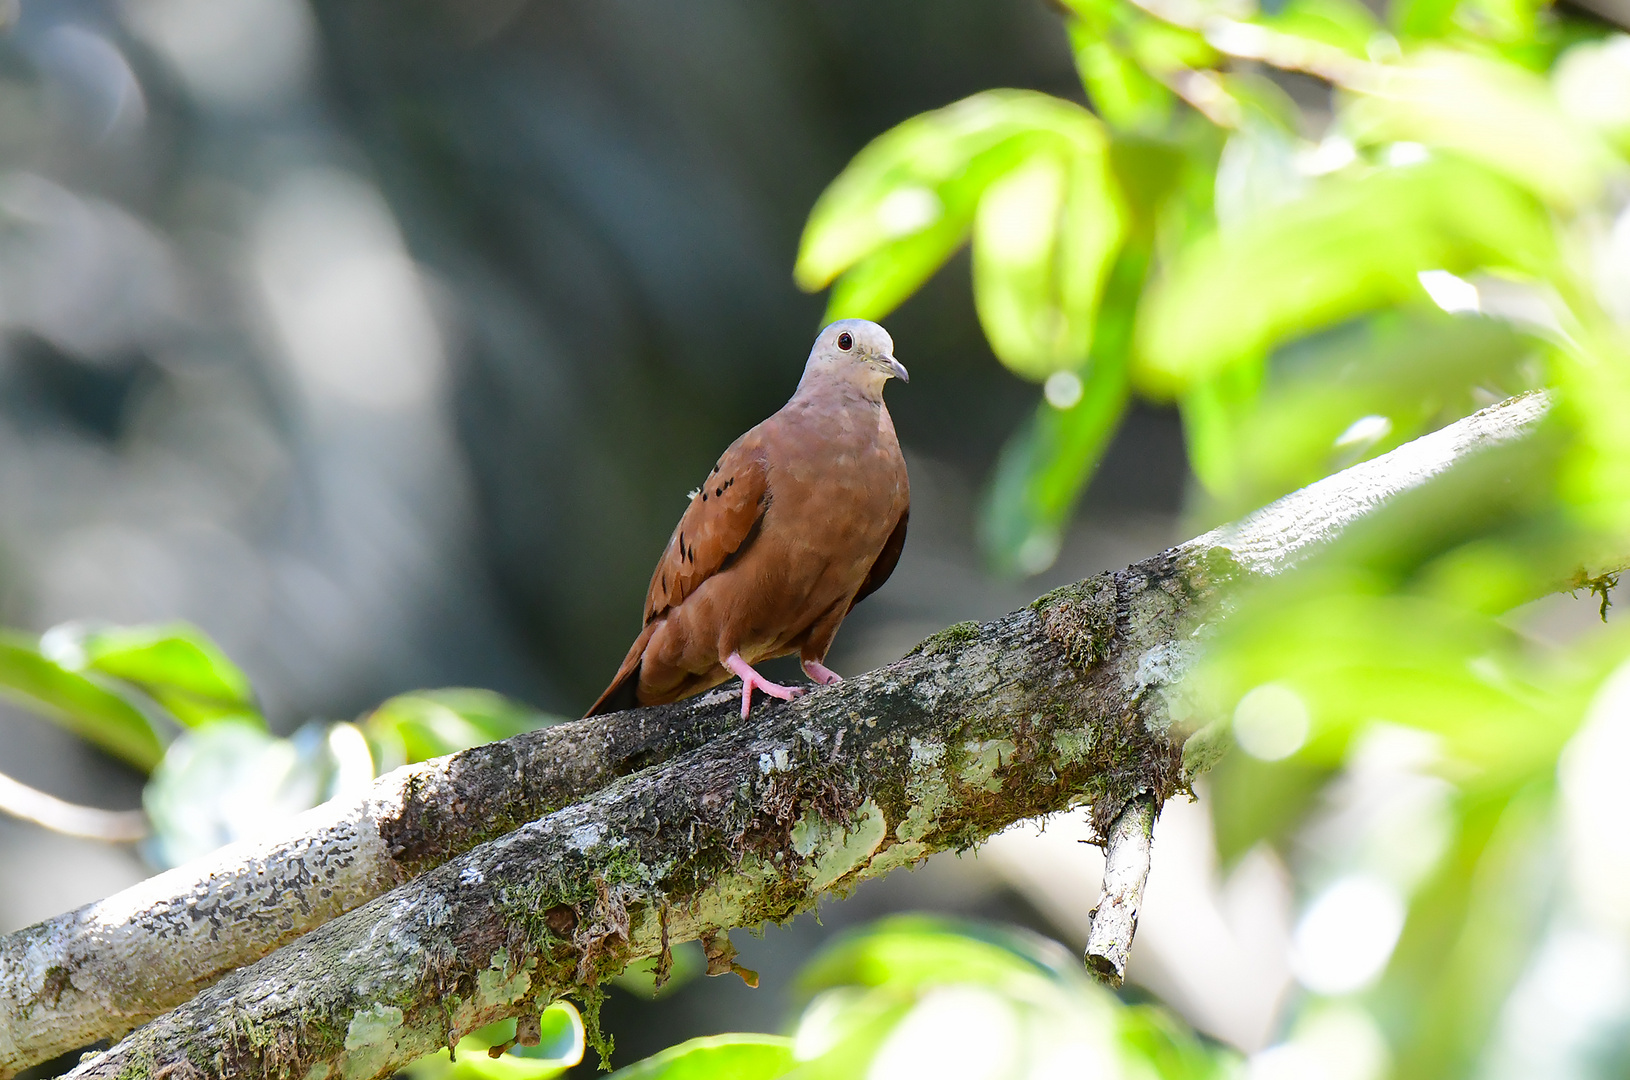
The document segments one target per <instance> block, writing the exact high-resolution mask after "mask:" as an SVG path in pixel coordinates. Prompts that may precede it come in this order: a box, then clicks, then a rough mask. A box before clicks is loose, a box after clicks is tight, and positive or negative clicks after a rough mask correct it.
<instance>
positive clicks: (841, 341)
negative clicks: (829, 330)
mask: <svg viewBox="0 0 1630 1080" xmlns="http://www.w3.org/2000/svg"><path fill="white" fill-rule="evenodd" d="M854 347H855V339H854V336H853V335H852V334H849V333H848V332H844V333H842V334H839V335H838V348H840V349H842V350H843V351H844V352H848V351H849V350H850V349H852V348H854Z"/></svg>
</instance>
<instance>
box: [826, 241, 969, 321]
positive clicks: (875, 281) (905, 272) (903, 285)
mask: <svg viewBox="0 0 1630 1080" xmlns="http://www.w3.org/2000/svg"><path fill="white" fill-rule="evenodd" d="M967 239H968V223H967V221H966V220H965V219H960V218H944V219H942V220H940V221H937V222H935V223H934V224H932V225H930V226H928V227H927V228H925V229H923V230H921V231H919V232H915V233H912V234H911V235H910V236H906V237H903V238H902V239H899V240H896V241H894V242H893V243H890V244H887V245H885V246H884V247H882V248H879V249H878V250H876V251H873V252H872V253H871V254H869V255H867V256H866V257H865V258H863V259H861V260H860V261H859V262H858V263H856V264H855V265H854V266H852V267H850V268H849V269H848V270H847V271H845V273H844V274H843V276H842V277H840V278H838V280H837V281H836V282H835V283H834V284H833V286H832V293H831V296H830V297H828V299H827V304H826V316H825V317H826V320H827V321H828V322H831V321H834V320H837V319H881V318H882V317H883V316H885V315H887V314H888V313H889V312H891V311H893V310H894V309H895V308H897V307H899V306H900V304H901V303H903V302H904V301H905V300H906V299H907V298H908V297H909V296H911V294H912V293H914V292H916V291H917V290H918V289H919V288H921V287H922V285H923V283H924V282H925V281H927V280H928V279H929V278H931V277H933V276H934V271H936V270H938V269H939V268H940V267H941V266H943V265H944V264H945V260H947V259H949V258H950V257H951V254H952V253H953V252H955V251H956V249H957V248H959V247H961V246H962V245H963V243H964V242H966V240H967Z"/></svg>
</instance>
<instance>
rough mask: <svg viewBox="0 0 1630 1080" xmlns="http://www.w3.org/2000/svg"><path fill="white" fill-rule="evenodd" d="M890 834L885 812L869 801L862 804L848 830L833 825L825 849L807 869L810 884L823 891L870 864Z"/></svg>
mask: <svg viewBox="0 0 1630 1080" xmlns="http://www.w3.org/2000/svg"><path fill="white" fill-rule="evenodd" d="M888 834H889V823H888V820H887V819H886V818H884V817H883V811H882V810H881V809H880V808H879V807H878V805H877V804H876V803H875V802H873V801H872V800H870V799H867V800H866V801H865V802H863V803H861V804H860V812H859V813H858V814H857V815H856V816H855V820H854V822H853V823H852V824H851V825H850V826H849V827H848V828H847V829H845V828H843V827H841V826H830V827H828V828H827V830H826V836H825V837H824V839H825V840H826V841H827V842H826V843H824V844H822V845H821V847H822V848H824V849H825V850H824V851H822V852H821V854H820V855H819V856H817V857H816V859H815V861H814V862H813V863H811V864H809V865H807V866H806V867H805V870H804V872H805V873H806V874H807V875H809V879H810V885H811V887H813V888H815V889H824V888H826V887H827V886H829V885H831V884H832V883H833V882H835V881H837V880H838V879H839V878H841V877H843V876H844V875H845V874H847V873H849V872H850V871H851V870H853V869H855V868H856V867H858V866H862V865H864V864H865V863H866V862H868V861H869V860H870V859H871V857H872V853H873V852H875V851H876V850H877V849H878V848H879V847H881V846H882V844H883V840H884V838H885V837H887V836H888Z"/></svg>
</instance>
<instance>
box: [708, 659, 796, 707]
mask: <svg viewBox="0 0 1630 1080" xmlns="http://www.w3.org/2000/svg"><path fill="white" fill-rule="evenodd" d="M724 666H725V667H727V668H729V669H730V670H731V671H733V672H735V674H736V676H737V677H738V678H740V679H741V718H742V719H743V720H745V719H747V713H748V712H749V711H750V710H751V709H752V707H753V691H754V690H755V689H758V690H762V691H764V692H765V693H766V694H768V695H770V696H771V697H773V698H780V699H781V700H782V701H791V700H792V699H793V698H795V697H802V696H803V695H804V694H807V693H808V692H809V691H808V690H807V689H805V688H804V687H802V686H782V685H781V684H780V683H774V682H771V681H770V680H769V679H766V678H765V677H764V676H762V675H760V674H759V673H758V672H756V671H754V670H753V666H752V665H751V664H749V663H748V662H747V661H745V660H743V659H742V658H741V654H740V653H731V654H730V655H729V656H728V657H726V658H725V662H724Z"/></svg>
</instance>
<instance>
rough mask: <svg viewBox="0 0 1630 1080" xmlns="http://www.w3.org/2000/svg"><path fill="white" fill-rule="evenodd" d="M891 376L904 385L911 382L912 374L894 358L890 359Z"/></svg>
mask: <svg viewBox="0 0 1630 1080" xmlns="http://www.w3.org/2000/svg"><path fill="white" fill-rule="evenodd" d="M889 374H890V375H893V376H894V377H895V378H896V379H899V380H900V381H901V382H903V383H908V382H910V381H911V373H910V372H909V371H907V370H906V366H905V365H904V364H902V363H900V361H898V360H896V359H895V358H894V357H892V356H891V357H889Z"/></svg>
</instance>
